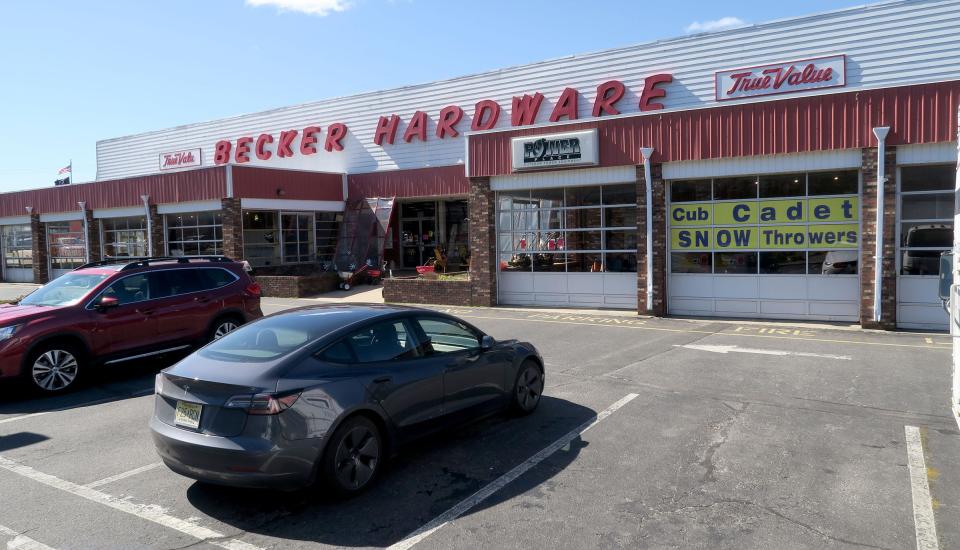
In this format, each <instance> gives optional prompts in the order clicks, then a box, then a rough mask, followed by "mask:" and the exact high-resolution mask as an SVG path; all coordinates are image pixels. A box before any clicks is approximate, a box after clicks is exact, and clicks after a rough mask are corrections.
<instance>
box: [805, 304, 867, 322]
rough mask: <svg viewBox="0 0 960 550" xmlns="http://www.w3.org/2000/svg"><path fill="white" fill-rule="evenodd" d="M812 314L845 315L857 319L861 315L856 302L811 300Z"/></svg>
mask: <svg viewBox="0 0 960 550" xmlns="http://www.w3.org/2000/svg"><path fill="white" fill-rule="evenodd" d="M810 315H817V316H824V317H845V318H849V319H850V320H851V321H855V320H857V319H858V318H859V317H860V311H859V308H858V307H857V303H856V302H810Z"/></svg>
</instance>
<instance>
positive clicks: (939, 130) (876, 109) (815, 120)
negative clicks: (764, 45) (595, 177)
mask: <svg viewBox="0 0 960 550" xmlns="http://www.w3.org/2000/svg"><path fill="white" fill-rule="evenodd" d="M958 105H960V81H952V82H940V83H935V84H922V85H915V86H903V87H897V88H884V89H879V90H861V91H851V92H843V93H835V94H826V95H816V96H806V97H800V98H793V99H781V100H770V101H759V102H755V103H744V104H737V105H724V106H721V107H711V108H705V109H694V110H689V111H676V112H670V113H657V112H655V113H648V114H641V115H636V116H629V117H617V118H610V119H596V120H585V121H579V122H577V123H572V124H556V125H550V126H541V127H537V128H525V129H519V128H518V129H511V130H505V131H502V132H491V133H484V134H476V135H472V136H468V140H469V141H468V144H467V147H468V151H469V155H470V174H469V176H470V177H486V176H496V175H505V174H510V173H511V163H510V140H511V138H514V137H517V136H532V135H544V134H554V133H562V132H568V131H571V130H583V129H589V128H597V129H598V130H599V131H598V139H599V141H600V166H623V165H639V164H642V163H643V159H642V158H641V154H640V147H654V148H655V149H656V153H655V158H656V159H657V162H676V161H690V160H706V159H719V158H731V157H745V156H754V155H775V154H789V153H806V152H814V151H828V150H834V149H860V148H864V147H874V146H876V139H875V138H874V136H873V128H874V127H877V126H889V127H890V134H889V136H888V137H887V144H888V145H904V144H922V143H936V142H946V141H953V140H954V139H956V132H957V118H956V112H957V106H958Z"/></svg>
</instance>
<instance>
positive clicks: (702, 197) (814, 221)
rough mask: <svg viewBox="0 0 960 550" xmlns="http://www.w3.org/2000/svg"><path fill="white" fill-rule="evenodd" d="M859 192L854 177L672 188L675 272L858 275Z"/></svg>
mask: <svg viewBox="0 0 960 550" xmlns="http://www.w3.org/2000/svg"><path fill="white" fill-rule="evenodd" d="M859 187H860V184H859V174H858V172H857V171H855V170H843V171H825V172H811V173H797V174H774V175H759V176H748V177H734V178H715V179H712V180H682V181H676V182H671V183H670V207H669V214H668V218H669V223H670V230H669V233H670V240H671V241H670V242H671V244H670V251H671V253H670V271H671V272H672V273H713V274H722V275H747V274H751V275H752V274H760V275H855V274H857V273H858V268H859V265H858V264H859V261H858V260H859V246H860V243H859V239H860V211H859V195H858V193H859ZM708 197H713V199H714V200H710V199H709V198H708ZM938 208H939V207H938Z"/></svg>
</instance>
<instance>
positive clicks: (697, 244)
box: [670, 195, 860, 250]
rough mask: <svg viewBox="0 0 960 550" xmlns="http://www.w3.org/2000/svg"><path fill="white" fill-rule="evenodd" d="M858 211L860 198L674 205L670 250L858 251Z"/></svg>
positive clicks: (671, 210)
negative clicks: (817, 249)
mask: <svg viewBox="0 0 960 550" xmlns="http://www.w3.org/2000/svg"><path fill="white" fill-rule="evenodd" d="M859 211H860V210H859V205H858V203H857V197H856V196H855V195H851V196H849V197H830V198H823V199H816V198H799V199H776V200H746V201H736V202H702V203H697V202H691V203H684V204H675V205H673V206H671V208H670V225H671V230H670V240H671V247H672V249H673V250H750V249H761V250H763V249H798V248H799V249H807V248H822V249H831V250H836V249H843V248H854V249H855V248H857V245H858V243H859V241H860V224H859V223H857V222H858V221H859ZM721 226H727V227H721Z"/></svg>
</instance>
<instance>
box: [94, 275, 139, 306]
mask: <svg viewBox="0 0 960 550" xmlns="http://www.w3.org/2000/svg"><path fill="white" fill-rule="evenodd" d="M102 295H103V296H113V297H115V298H116V299H117V302H118V303H119V305H123V304H132V303H134V302H143V301H145V300H149V299H150V298H151V296H150V282H149V281H148V280H147V274H146V273H141V274H139V275H131V276H129V277H124V278H123V279H120V280H119V281H117V282H115V283H113V284H112V285H110V286H109V287H107V289H106V290H105V291H103V294H102Z"/></svg>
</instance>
